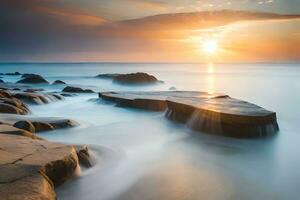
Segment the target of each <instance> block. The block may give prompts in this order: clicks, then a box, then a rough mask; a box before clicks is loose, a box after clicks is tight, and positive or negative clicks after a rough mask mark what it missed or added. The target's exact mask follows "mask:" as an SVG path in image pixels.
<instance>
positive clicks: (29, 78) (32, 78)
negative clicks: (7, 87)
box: [17, 74, 49, 84]
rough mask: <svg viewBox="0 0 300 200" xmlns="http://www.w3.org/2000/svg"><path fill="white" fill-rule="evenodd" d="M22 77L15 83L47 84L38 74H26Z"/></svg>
mask: <svg viewBox="0 0 300 200" xmlns="http://www.w3.org/2000/svg"><path fill="white" fill-rule="evenodd" d="M22 78H23V79H21V80H19V81H17V83H28V84H40V83H43V84H49V82H48V81H47V80H45V79H44V78H43V77H42V76H40V75H38V74H26V75H23V76H22Z"/></svg>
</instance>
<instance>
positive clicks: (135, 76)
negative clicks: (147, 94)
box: [96, 72, 160, 84]
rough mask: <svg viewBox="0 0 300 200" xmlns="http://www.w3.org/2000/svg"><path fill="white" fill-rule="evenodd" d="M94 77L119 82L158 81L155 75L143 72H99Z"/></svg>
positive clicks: (148, 82)
mask: <svg viewBox="0 0 300 200" xmlns="http://www.w3.org/2000/svg"><path fill="white" fill-rule="evenodd" d="M96 78H103V79H112V80H113V82H114V83H119V84H150V83H156V82H160V81H159V80H157V78H156V77H155V76H153V75H150V74H147V73H143V72H137V73H130V74H99V75H97V76H96Z"/></svg>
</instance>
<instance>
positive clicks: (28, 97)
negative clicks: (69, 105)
mask: <svg viewBox="0 0 300 200" xmlns="http://www.w3.org/2000/svg"><path fill="white" fill-rule="evenodd" d="M12 96H13V97H15V98H17V99H20V100H22V101H24V102H26V103H29V104H38V105H41V104H47V103H51V102H54V101H59V100H62V99H64V98H63V96H61V95H59V94H51V93H42V92H16V93H14V94H13V95H12Z"/></svg>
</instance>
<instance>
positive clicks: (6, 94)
mask: <svg viewBox="0 0 300 200" xmlns="http://www.w3.org/2000/svg"><path fill="white" fill-rule="evenodd" d="M0 97H1V98H11V94H10V93H9V92H8V91H5V90H0Z"/></svg>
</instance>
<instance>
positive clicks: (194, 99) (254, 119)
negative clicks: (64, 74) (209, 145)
mask: <svg viewBox="0 0 300 200" xmlns="http://www.w3.org/2000/svg"><path fill="white" fill-rule="evenodd" d="M99 97H101V98H102V99H104V100H109V101H114V102H116V103H117V104H118V105H120V106H128V107H135V108H140V109H147V110H154V111H164V110H166V117H167V118H169V119H171V120H173V121H178V122H181V123H185V124H186V125H187V126H188V127H190V128H192V129H194V130H197V131H203V132H205V133H210V134H215V135H222V136H228V137H237V138H251V137H261V136H267V135H271V134H274V133H275V132H277V131H278V129H279V127H278V124H277V119H276V113H275V112H272V111H268V110H266V109H264V108H261V107H259V106H257V105H254V104H251V103H249V102H246V101H242V100H238V99H234V98H231V97H229V96H228V95H223V94H210V93H206V92H187V91H167V92H120V93H117V92H103V93H100V94H99Z"/></svg>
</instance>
